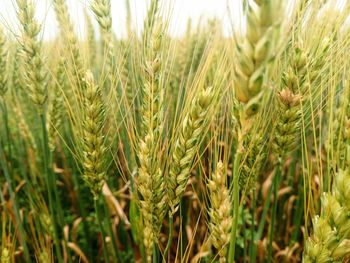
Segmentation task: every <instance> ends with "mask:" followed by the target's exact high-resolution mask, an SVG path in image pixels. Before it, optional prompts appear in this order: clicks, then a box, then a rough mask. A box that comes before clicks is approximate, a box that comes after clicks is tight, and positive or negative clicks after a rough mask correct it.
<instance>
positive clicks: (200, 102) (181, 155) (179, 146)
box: [166, 88, 214, 214]
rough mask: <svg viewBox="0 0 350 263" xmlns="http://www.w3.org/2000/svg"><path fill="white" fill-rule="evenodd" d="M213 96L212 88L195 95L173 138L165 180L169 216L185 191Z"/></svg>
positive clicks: (175, 209) (176, 207)
mask: <svg viewBox="0 0 350 263" xmlns="http://www.w3.org/2000/svg"><path fill="white" fill-rule="evenodd" d="M213 95H214V94H213V89H212V88H207V89H204V90H202V91H200V92H199V93H198V94H197V95H196V97H195V98H194V100H193V101H192V103H191V106H190V109H189V112H188V113H187V114H186V115H185V117H184V119H183V121H182V124H181V126H180V127H179V133H178V134H177V137H176V138H175V145H174V150H173V153H172V161H171V165H170V170H169V175H168V176H167V178H166V182H167V186H166V191H167V199H168V200H167V201H168V205H169V207H170V213H171V214H175V212H176V211H177V209H178V205H179V203H180V199H181V197H182V194H183V193H184V191H185V189H186V185H187V182H188V179H189V177H190V172H191V168H192V164H193V159H194V156H195V154H196V152H197V150H198V143H199V142H200V140H201V139H202V136H203V131H204V130H205V125H206V122H207V120H208V112H209V109H210V107H209V106H210V104H211V101H212V98H213Z"/></svg>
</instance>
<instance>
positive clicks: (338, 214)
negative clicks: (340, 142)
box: [303, 169, 350, 263]
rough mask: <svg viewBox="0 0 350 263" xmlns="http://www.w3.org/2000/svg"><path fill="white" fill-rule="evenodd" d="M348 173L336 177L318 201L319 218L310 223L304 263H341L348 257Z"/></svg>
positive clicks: (349, 180)
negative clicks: (328, 189)
mask: <svg viewBox="0 0 350 263" xmlns="http://www.w3.org/2000/svg"><path fill="white" fill-rule="evenodd" d="M349 214H350V171H349V169H347V170H340V171H339V172H338V173H337V174H336V175H335V180H334V184H333V189H332V192H331V193H324V195H323V196H322V199H321V215H320V216H316V217H315V218H314V219H313V230H314V232H313V234H312V235H311V237H309V238H308V239H307V240H306V243H305V251H304V257H303V262H304V263H313V262H317V263H328V262H344V261H343V260H344V259H345V257H346V256H348V255H349V253H350V219H349V216H348V215H349Z"/></svg>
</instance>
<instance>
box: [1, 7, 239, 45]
mask: <svg viewBox="0 0 350 263" xmlns="http://www.w3.org/2000/svg"><path fill="white" fill-rule="evenodd" d="M125 1H126V0H111V3H112V15H113V29H114V31H115V33H116V34H117V36H118V37H121V36H123V35H125V31H126V30H125V29H126V27H125V23H126V5H125ZM129 1H130V9H131V15H132V23H133V27H134V29H137V31H139V32H140V31H141V29H142V24H143V20H144V17H145V14H146V11H147V6H148V4H149V2H150V1H149V0H129ZM66 2H67V4H68V7H69V11H70V14H71V18H72V20H73V21H74V23H75V25H76V31H77V33H78V34H79V35H80V36H82V35H83V34H84V33H85V32H84V28H85V26H84V25H85V21H84V20H85V18H84V12H83V10H84V9H89V2H90V0H66ZM34 3H35V5H36V11H37V18H38V20H39V21H40V22H42V23H43V25H44V28H43V38H44V39H51V38H53V37H54V36H55V35H56V34H57V22H56V17H55V13H54V10H53V6H52V0H34ZM161 3H162V7H163V8H162V10H163V12H164V17H169V15H167V14H171V16H170V29H169V31H170V33H171V34H172V35H175V36H178V35H181V34H183V33H184V32H185V30H186V25H187V21H188V19H189V18H190V19H191V20H192V22H193V24H197V23H198V22H199V21H204V20H205V19H208V18H213V17H217V18H220V20H221V21H222V22H223V31H224V34H225V35H229V34H230V32H232V22H233V23H235V22H234V21H238V19H237V18H238V16H239V13H240V12H239V10H240V9H239V6H240V0H162V1H161ZM91 17H92V18H93V15H91ZM0 24H2V25H3V26H4V27H5V28H8V29H11V30H14V28H18V26H17V25H18V22H17V18H16V0H0ZM15 33H16V31H15Z"/></svg>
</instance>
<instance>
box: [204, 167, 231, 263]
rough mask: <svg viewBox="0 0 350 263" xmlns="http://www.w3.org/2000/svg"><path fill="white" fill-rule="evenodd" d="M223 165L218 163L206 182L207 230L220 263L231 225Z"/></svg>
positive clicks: (229, 204) (223, 259)
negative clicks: (208, 221)
mask: <svg viewBox="0 0 350 263" xmlns="http://www.w3.org/2000/svg"><path fill="white" fill-rule="evenodd" d="M225 184H226V178H225V175H224V165H223V163H222V162H221V161H220V162H218V164H217V167H216V171H215V172H214V173H213V175H212V178H211V180H209V182H208V188H209V198H210V203H211V207H210V209H209V218H210V223H209V229H210V239H211V243H212V245H213V246H214V247H215V249H216V250H217V251H218V254H219V259H220V263H223V262H226V252H227V244H228V243H229V241H230V230H231V225H232V217H231V202H230V199H231V198H230V194H229V191H228V189H227V188H226V185H225Z"/></svg>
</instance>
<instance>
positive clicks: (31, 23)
mask: <svg viewBox="0 0 350 263" xmlns="http://www.w3.org/2000/svg"><path fill="white" fill-rule="evenodd" d="M17 5H18V19H19V21H20V23H21V26H22V43H21V44H22V50H23V53H24V54H23V55H24V62H25V85H26V87H27V88H28V91H29V96H30V98H31V99H32V101H33V103H34V104H36V105H38V106H43V105H44V103H45V102H46V100H47V89H46V82H47V80H46V76H47V74H46V72H45V71H44V61H43V59H42V52H41V44H42V43H41V41H40V40H39V33H40V30H41V26H40V25H39V24H38V23H37V21H36V20H35V8H34V4H33V2H32V1H31V0H17Z"/></svg>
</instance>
